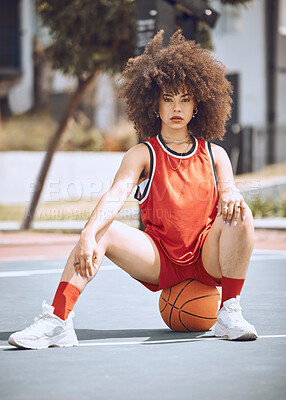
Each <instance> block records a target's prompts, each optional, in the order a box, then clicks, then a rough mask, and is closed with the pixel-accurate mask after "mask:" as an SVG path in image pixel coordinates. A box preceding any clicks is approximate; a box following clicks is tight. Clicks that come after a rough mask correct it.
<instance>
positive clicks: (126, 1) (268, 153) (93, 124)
mask: <svg viewBox="0 0 286 400" xmlns="http://www.w3.org/2000/svg"><path fill="white" fill-rule="evenodd" d="M178 28H181V29H182V30H183V34H184V35H185V36H186V38H187V39H192V40H196V41H197V42H199V43H200V44H201V46H202V47H204V48H208V49H209V50H210V51H211V52H212V53H213V55H214V56H215V57H216V58H218V59H219V60H220V61H222V63H223V64H225V65H226V67H227V77H228V79H229V80H230V82H231V83H232V85H233V88H234V92H233V110H232V117H231V120H230V121H229V123H228V125H227V134H226V136H225V139H224V141H222V142H220V143H219V144H220V145H221V146H223V147H224V148H225V149H226V150H227V152H228V154H229V156H230V159H231V162H232V166H233V170H234V173H235V175H236V182H237V185H238V186H239V187H240V188H241V190H242V192H243V193H244V195H245V197H246V200H247V202H248V203H249V205H250V206H251V208H252V211H253V213H254V216H255V217H256V219H257V221H258V219H261V218H263V219H265V218H268V219H269V218H272V225H273V224H274V225H275V224H276V225H275V226H278V227H279V226H280V227H282V226H284V225H283V224H285V220H283V218H285V217H286V112H285V104H286V0H273V1H270V0H246V1H243V0H237V1H235V0H208V1H207V0H178V1H176V0H137V1H135V0H115V1H109V0H81V1H80V0H65V1H61V2H56V1H43V0H0V150H1V152H0V230H3V231H6V230H8V231H9V230H10V231H11V230H19V229H31V228H32V229H36V230H60V231H79V230H81V229H82V227H83V224H84V221H86V219H87V218H88V217H89V215H90V213H91V211H92V209H93V208H94V206H95V205H96V202H97V201H98V199H99V198H100V196H101V195H102V194H103V193H104V192H105V191H106V190H107V189H108V188H109V187H110V184H111V183H112V180H113V177H114V174H115V172H116V170H117V168H118V167H119V165H120V162H121V160H122V157H123V155H124V152H125V151H126V150H128V149H129V148H130V147H131V146H133V145H134V144H136V143H138V137H137V135H136V133H135V132H134V129H133V126H132V124H130V122H128V120H127V118H126V115H125V104H124V101H123V100H122V99H119V98H118V88H119V85H120V82H119V78H120V72H121V71H122V69H123V68H124V65H125V63H126V61H127V60H128V58H129V57H132V56H134V55H138V54H140V53H141V52H142V51H143V50H144V47H145V45H146V44H147V43H148V42H149V40H150V39H151V38H152V37H153V36H154V34H155V33H156V32H157V31H158V30H159V29H164V30H165V32H166V37H165V39H166V43H167V42H168V38H169V37H170V36H171V35H172V33H173V32H174V31H175V30H176V29H178ZM273 218H275V221H274V222H273ZM118 219H120V220H122V221H124V222H127V223H129V224H131V225H133V226H139V210H138V205H137V202H135V201H134V200H133V198H132V197H130V199H129V200H128V201H127V202H126V205H125V207H124V209H123V210H122V211H121V213H120V214H119V216H118ZM281 221H282V222H281ZM283 221H284V222H283ZM279 224H280V225H279ZM281 224H282V225H281ZM258 225H259V224H258ZM258 225H257V226H258ZM263 226H264V225H263ZM285 228H286V224H285Z"/></svg>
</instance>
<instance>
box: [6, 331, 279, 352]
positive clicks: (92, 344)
mask: <svg viewBox="0 0 286 400" xmlns="http://www.w3.org/2000/svg"><path fill="white" fill-rule="evenodd" d="M276 338H286V334H285V335H261V336H259V337H258V339H276ZM211 340H226V339H224V338H217V337H212V336H209V337H203V336H202V337H200V336H198V337H196V338H190V339H168V340H148V339H147V340H140V341H130V342H93V343H90V342H87V343H79V344H78V345H77V346H80V347H94V346H130V345H138V344H164V343H184V342H196V341H197V342H198V341H211ZM12 348H13V346H0V349H12Z"/></svg>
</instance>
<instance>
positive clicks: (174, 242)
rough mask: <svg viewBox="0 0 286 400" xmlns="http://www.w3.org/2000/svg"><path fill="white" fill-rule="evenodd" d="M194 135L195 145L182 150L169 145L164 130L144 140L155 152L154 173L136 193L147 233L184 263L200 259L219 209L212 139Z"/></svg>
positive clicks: (153, 152)
mask: <svg viewBox="0 0 286 400" xmlns="http://www.w3.org/2000/svg"><path fill="white" fill-rule="evenodd" d="M191 138H192V141H193V146H192V148H191V150H190V151H189V152H188V153H184V154H183V155H181V154H179V153H177V152H175V151H173V150H171V149H170V148H169V147H167V145H166V144H165V143H164V141H163V139H162V137H161V135H157V136H155V137H153V138H151V139H150V140H148V141H146V142H144V144H145V145H146V146H147V147H148V149H149V152H150V175H149V178H148V179H146V180H144V181H143V182H142V183H140V185H139V186H138V187H137V190H136V193H135V198H136V199H137V200H138V201H139V205H140V208H141V218H142V222H143V224H144V225H145V226H146V231H145V232H146V233H148V234H149V235H150V236H151V238H152V237H154V238H155V239H157V241H159V243H160V244H161V246H162V249H163V250H164V252H165V253H166V255H167V256H168V257H169V258H170V260H171V261H173V262H174V263H176V264H179V265H188V264H191V263H193V262H195V261H196V260H197V259H198V257H199V255H200V250H201V247H202V244H203V242H204V240H205V238H206V236H207V232H208V230H209V229H210V228H211V226H212V223H213V222H214V220H215V217H216V214H217V207H216V206H217V202H218V193H217V184H216V174H215V167H214V161H213V156H212V152H211V146H210V143H209V142H206V141H204V140H200V139H197V138H195V137H193V136H191ZM180 159H181V161H180ZM180 162H181V164H180V166H179V167H178V168H177V166H178V165H179V163H180ZM170 164H171V165H170ZM171 166H172V167H173V168H174V169H175V168H177V169H176V170H174V169H172V167H171Z"/></svg>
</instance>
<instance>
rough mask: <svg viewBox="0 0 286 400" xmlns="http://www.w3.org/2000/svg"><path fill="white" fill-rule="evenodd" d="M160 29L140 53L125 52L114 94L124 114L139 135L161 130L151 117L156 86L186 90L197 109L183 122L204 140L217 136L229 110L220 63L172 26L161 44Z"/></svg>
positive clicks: (158, 92)
mask: <svg viewBox="0 0 286 400" xmlns="http://www.w3.org/2000/svg"><path fill="white" fill-rule="evenodd" d="M163 35H164V31H163V30H161V31H160V32H158V33H157V34H156V36H155V37H154V38H153V39H152V40H151V41H150V43H149V44H148V46H147V47H146V49H145V51H144V53H143V54H141V55H139V56H138V57H135V58H130V59H129V60H128V62H127V65H126V67H125V70H124V71H123V73H122V78H123V83H122V84H121V88H120V97H122V98H124V99H126V102H127V114H128V117H129V119H130V120H131V121H132V122H133V123H134V126H135V129H136V132H137V134H138V135H139V137H140V138H142V139H150V138H151V137H153V136H155V135H157V134H158V133H159V132H160V131H161V119H160V118H157V117H156V113H158V109H159V98H160V95H161V92H162V90H166V91H168V92H171V93H174V94H178V92H179V91H180V90H187V91H188V92H189V93H191V94H192V96H193V99H194V101H195V105H196V106H197V107H198V114H197V116H196V118H193V119H192V120H191V121H190V123H189V126H188V129H189V130H190V132H191V133H192V134H193V135H194V136H196V137H198V138H201V139H204V140H214V139H222V138H223V136H224V134H225V124H226V121H227V120H228V118H229V117H230V114H231V102H232V100H231V93H232V87H231V84H230V83H229V81H228V80H227V79H226V76H225V67H224V65H223V64H222V63H221V62H219V61H217V60H216V59H215V58H214V57H213V56H212V55H211V53H210V52H209V51H208V50H205V49H202V48H201V47H200V46H199V45H198V44H196V43H195V42H194V41H187V40H186V39H185V37H184V36H183V35H182V33H181V31H180V30H178V31H176V32H175V33H174V34H173V36H172V37H171V39H170V42H169V45H168V46H167V47H163V46H162V42H163Z"/></svg>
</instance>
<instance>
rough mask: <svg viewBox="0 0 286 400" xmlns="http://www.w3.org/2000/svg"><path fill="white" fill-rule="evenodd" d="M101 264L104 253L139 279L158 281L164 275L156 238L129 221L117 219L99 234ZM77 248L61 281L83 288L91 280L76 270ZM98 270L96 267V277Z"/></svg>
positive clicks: (81, 289) (99, 262)
mask: <svg viewBox="0 0 286 400" xmlns="http://www.w3.org/2000/svg"><path fill="white" fill-rule="evenodd" d="M96 240H97V242H98V245H99V252H98V257H97V264H98V266H99V267H100V265H101V263H102V260H103V258H104V256H105V255H106V257H108V258H109V259H110V260H111V261H113V262H114V263H115V264H116V265H118V266H119V267H120V268H122V269H123V270H124V271H126V272H127V273H128V274H129V275H131V276H132V277H133V278H135V279H139V280H142V281H144V282H148V283H151V284H158V283H159V277H160V256H159V252H158V250H157V247H156V245H155V244H154V242H153V240H152V239H151V238H150V237H149V236H148V235H146V234H145V233H144V232H142V231H140V230H138V229H136V228H132V227H130V226H128V225H126V224H123V223H121V222H118V221H114V222H113V223H112V224H111V225H110V227H109V228H108V229H107V230H106V232H105V233H104V234H103V235H102V234H101V235H98V237H96ZM74 252H75V249H73V250H72V252H71V254H70V256H69V258H68V261H67V263H66V266H65V269H64V272H63V274H62V277H61V281H65V282H69V283H71V284H72V285H74V286H76V287H77V288H78V289H79V290H80V291H83V289H84V288H85V286H86V285H87V283H88V282H90V281H91V280H89V281H86V279H84V278H82V277H81V276H80V275H76V274H75V269H74ZM96 273H97V271H96V269H95V268H93V277H94V276H95V275H96Z"/></svg>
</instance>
